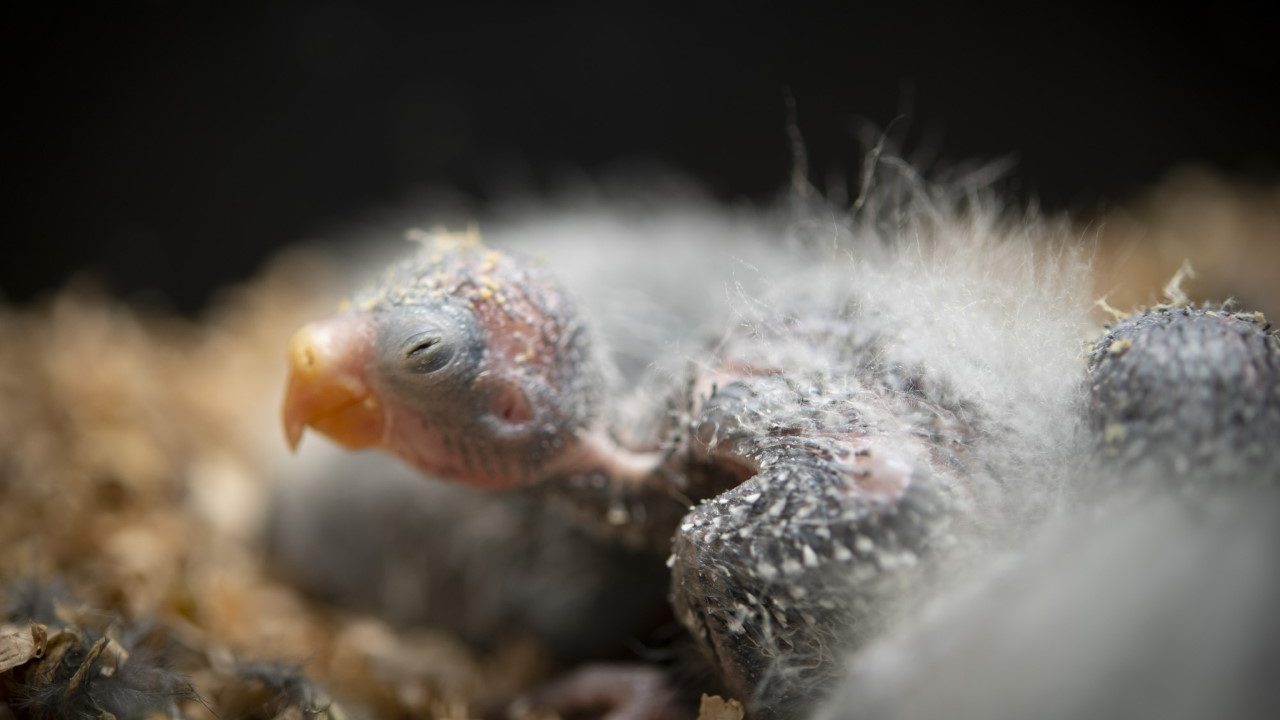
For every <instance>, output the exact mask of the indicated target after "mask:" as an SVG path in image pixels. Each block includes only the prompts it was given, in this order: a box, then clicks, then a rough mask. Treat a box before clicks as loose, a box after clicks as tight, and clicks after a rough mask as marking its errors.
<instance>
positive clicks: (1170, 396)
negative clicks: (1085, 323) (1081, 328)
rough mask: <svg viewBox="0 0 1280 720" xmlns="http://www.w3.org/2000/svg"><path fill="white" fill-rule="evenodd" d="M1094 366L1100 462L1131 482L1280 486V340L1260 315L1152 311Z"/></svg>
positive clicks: (1132, 320) (1113, 332)
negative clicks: (1208, 480)
mask: <svg viewBox="0 0 1280 720" xmlns="http://www.w3.org/2000/svg"><path fill="white" fill-rule="evenodd" d="M1088 363H1089V382H1090V402H1089V421H1090V424H1091V425H1092V428H1093V430H1094V435H1095V438H1096V443H1097V447H1098V450H1099V451H1100V452H1099V455H1100V456H1101V457H1102V458H1103V459H1104V460H1105V461H1107V462H1109V463H1112V464H1115V465H1118V466H1119V467H1121V468H1126V469H1128V470H1129V471H1130V472H1129V473H1128V475H1126V477H1136V476H1149V477H1153V478H1161V479H1164V480H1168V481H1170V482H1180V481H1181V479H1184V478H1213V480H1214V482H1230V481H1241V482H1259V483H1264V484H1272V483H1276V482H1280V460H1278V459H1277V443H1278V442H1280V339H1278V338H1277V336H1276V333H1275V332H1274V331H1273V330H1271V328H1270V325H1268V324H1267V323H1266V320H1265V318H1263V317H1262V316H1261V315H1260V314H1258V313H1239V312H1231V311H1230V309H1229V308H1225V307H1220V308H1216V309H1210V308H1209V307H1201V308H1191V307H1184V308H1162V309H1152V310H1147V311H1145V312H1142V313H1140V314H1136V315H1133V316H1131V317H1129V318H1126V319H1124V320H1123V321H1121V322H1119V323H1117V324H1116V325H1115V326H1114V327H1112V328H1110V329H1109V330H1108V331H1107V333H1106V334H1104V335H1103V336H1102V337H1101V338H1099V339H1098V340H1097V342H1095V343H1094V345H1093V347H1092V350H1091V351H1090V353H1089V356H1088ZM1108 476H1109V477H1117V475H1116V474H1115V473H1111V474H1109V475H1108Z"/></svg>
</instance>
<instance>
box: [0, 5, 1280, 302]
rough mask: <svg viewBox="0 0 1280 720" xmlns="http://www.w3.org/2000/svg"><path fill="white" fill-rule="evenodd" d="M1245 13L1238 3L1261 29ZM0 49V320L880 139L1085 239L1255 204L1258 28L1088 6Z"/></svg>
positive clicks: (317, 14) (1269, 168)
mask: <svg viewBox="0 0 1280 720" xmlns="http://www.w3.org/2000/svg"><path fill="white" fill-rule="evenodd" d="M1259 5H1261V3H1260V4H1259ZM26 12H27V13H28V16H27V17H22V18H17V17H9V18H7V19H6V22H5V23H4V28H3V31H2V32H3V51H2V52H3V56H4V57H3V72H4V74H5V76H6V78H5V81H4V85H3V93H4V101H5V102H4V118H5V128H4V133H3V159H2V160H3V167H4V173H3V182H4V187H3V197H4V218H5V222H6V225H5V233H4V253H3V256H2V258H0V298H3V299H6V300H9V301H17V302H24V301H29V300H30V299H32V298H38V297H40V296H42V295H44V294H46V293H47V292H48V291H49V290H52V289H56V288H57V287H60V286H61V285H63V284H64V283H65V282H67V280H68V279H69V278H70V277H72V276H73V275H76V274H78V273H86V272H87V273H88V274H90V275H93V276H95V277H97V278H99V279H100V280H101V281H102V282H103V283H104V284H105V285H106V286H107V287H108V288H110V289H112V290H113V291H115V292H118V293H120V294H121V295H123V296H125V297H129V298H134V299H142V300H146V301H152V302H160V303H162V304H168V305H171V306H174V307H177V308H179V309H182V310H188V311H189V310H193V309H196V308H198V307H200V306H201V304H202V303H203V302H204V301H205V300H206V299H207V298H208V296H209V294H210V292H211V291H212V289H213V288H215V287H217V286H218V285H221V284H224V283H226V282H229V281H233V280H237V279H240V278H243V277H245V276H247V275H248V274H249V273H251V272H252V271H253V269H254V268H256V267H257V266H258V265H259V263H261V262H262V260H263V259H264V258H266V257H267V256H269V255H270V254H271V253H272V252H273V251H274V250H276V249H278V248H279V247H281V246H282V245H284V244H287V243H291V242H296V241H299V240H303V239H306V238H309V237H314V236H316V235H318V234H320V233H323V232H324V231H325V230H326V228H331V227H333V226H334V225H335V224H336V223H342V222H350V221H352V220H355V219H358V218H359V217H360V216H361V215H362V214H365V213H369V212H373V211H375V210H376V209H377V208H379V207H386V206H389V205H392V204H394V203H396V202H404V201H405V200H406V199H407V198H410V197H412V196H413V195H414V194H415V193H417V192H420V191H422V190H423V189H431V188H450V189H454V190H457V191H460V192H462V193H464V194H465V195H466V196H468V197H470V198H472V200H473V201H474V202H475V203H477V204H478V205H480V206H482V205H483V203H484V202H485V201H486V200H487V199H490V198H494V197H500V196H502V195H504V194H506V193H509V192H511V191H512V190H513V189H514V190H518V191H522V192H535V193H537V192H546V191H550V190H553V189H554V188H556V187H557V186H558V185H561V184H562V183H563V182H564V181H565V178H568V177H587V178H592V177H601V176H604V175H608V174H610V173H612V172H617V171H619V169H625V168H628V167H636V166H663V167H668V168H672V169H674V170H676V171H678V172H681V173H684V174H686V175H688V176H690V177H691V178H693V179H694V180H695V181H697V182H698V183H700V184H701V185H703V186H704V187H705V188H706V189H707V190H708V191H709V192H711V193H712V194H713V195H714V196H716V197H718V198H721V199H725V200H735V201H736V200H742V199H745V200H749V201H763V200H767V199H769V198H771V197H773V196H775V195H776V193H778V192H779V191H780V190H782V189H783V188H784V187H785V184H786V179H787V176H788V172H789V170H790V167H791V165H790V158H789V144H788V139H787V132H786V115H787V114H786V103H785V102H784V97H785V96H786V94H787V93H788V92H789V93H790V94H791V95H792V96H793V97H794V98H795V100H796V104H797V107H798V122H799V128H800V130H801V132H802V133H803V136H804V138H805V142H806V144H807V147H808V154H809V156H810V166H811V170H812V175H813V177H814V178H815V179H816V180H817V181H818V182H819V183H821V182H823V181H824V180H825V179H826V178H828V177H829V176H832V175H838V174H844V175H849V174H850V173H852V172H853V171H854V169H855V168H856V167H857V163H858V160H859V158H860V156H861V154H862V152H863V149H862V147H861V146H860V144H859V142H858V140H859V137H860V131H861V130H863V129H865V128H867V127H883V126H885V125H886V124H888V123H890V122H891V121H892V120H893V119H894V118H895V117H896V116H898V115H899V114H905V116H906V117H905V120H903V121H900V123H899V125H898V126H896V127H898V128H905V131H904V135H905V136H906V137H908V138H909V141H908V142H909V144H911V145H912V146H913V147H914V148H915V149H916V150H918V151H921V152H923V150H925V149H927V148H938V149H939V150H938V151H937V152H933V153H924V155H925V156H926V157H935V158H938V159H940V160H942V161H959V160H967V159H971V158H983V159H990V158H996V157H1010V158H1013V159H1014V160H1016V162H1017V164H1016V165H1015V166H1014V170H1013V172H1012V176H1011V178H1010V181H1009V182H1010V184H1011V185H1012V187H1013V189H1014V190H1015V191H1016V192H1017V193H1018V194H1019V195H1020V196H1022V197H1023V198H1033V197H1034V198H1038V199H1039V200H1040V201H1041V203H1042V204H1043V205H1044V206H1046V207H1048V208H1050V209H1052V210H1063V209H1066V210H1072V211H1075V212H1077V213H1081V214H1085V215H1088V214H1089V213H1091V212H1093V211H1096V210H1097V209H1099V208H1100V207H1105V206H1106V205H1108V204H1113V203H1116V202H1121V201H1123V200H1124V199H1126V198H1129V197H1132V195H1133V194H1134V193H1136V192H1138V191H1139V190H1141V189H1142V188H1143V187H1145V186H1147V185H1149V184H1150V183H1152V182H1154V181H1156V180H1158V179H1159V178H1160V177H1162V176H1163V175H1164V174H1165V173H1166V172H1167V171H1168V170H1169V169H1171V168H1172V167H1175V166H1177V165H1180V164H1183V163H1187V162H1197V163H1204V164H1207V165H1208V166H1209V167H1211V168H1214V169H1217V170H1219V171H1222V172H1224V173H1227V174H1229V175H1231V176H1233V177H1243V178H1250V179H1255V180H1261V181H1274V180H1276V179H1277V178H1278V177H1280V175H1278V169H1280V142H1278V141H1277V139H1276V133H1277V129H1278V128H1280V109H1278V106H1280V102H1278V100H1280V98H1278V97H1277V96H1278V94H1280V93H1278V91H1277V87H1280V77H1277V75H1278V73H1277V68H1278V59H1280V33H1277V26H1276V24H1275V23H1274V22H1272V21H1271V20H1270V19H1269V18H1268V17H1266V15H1265V14H1264V11H1263V10H1262V9H1260V8H1259V9H1251V8H1249V7H1239V6H1231V5H1224V4H1221V3H1216V4H1211V5H1209V4H1206V7H1202V8H1195V9H1179V8H1175V7H1171V6H1168V5H1164V6H1158V9H1152V10H1144V9H1138V8H1126V7H1118V6H1116V5H1115V4H1113V3H1096V4H1095V3H1054V2H1048V3H1030V2H1028V3H1022V4H1012V5H1008V6H1004V7H992V6H989V7H987V8H985V9H976V8H972V7H964V6H963V4H962V3H937V4H923V5H921V4H914V5H904V4H901V3H889V2H886V3H879V4H866V3H853V2H847V3H840V4H831V5H812V6H810V5H803V4H796V3H779V4H777V5H772V6H770V5H754V4H750V3H745V2H743V3H734V4H717V5H715V6H705V5H699V6H696V7H695V6H694V4H693V3H682V4H679V5H673V6H663V5H661V4H658V3H636V4H626V5H618V4H613V3H608V2H588V3H582V4H578V5H560V6H556V7H554V8H552V7H536V6H535V5H534V4H532V3H526V4H521V5H516V6H510V7H509V6H505V5H483V4H478V3H463V2H454V3H448V4H434V3H420V4H404V5H398V4H397V5H393V4H379V3H370V2H357V1H355V0H314V1H304V0H299V1H296V2H260V3H250V4H244V5H228V4H224V3H204V2H149V3H136V2H120V3H95V4H83V5H73V4H67V3H57V2H50V3H44V4H37V6H36V7H35V8H32V9H28V10H27V11H26Z"/></svg>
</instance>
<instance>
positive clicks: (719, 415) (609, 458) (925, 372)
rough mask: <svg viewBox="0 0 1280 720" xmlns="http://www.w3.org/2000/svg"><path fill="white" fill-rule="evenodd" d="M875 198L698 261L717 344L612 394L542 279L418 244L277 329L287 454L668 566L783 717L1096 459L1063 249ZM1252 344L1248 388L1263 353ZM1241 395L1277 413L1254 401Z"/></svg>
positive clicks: (737, 682) (663, 364)
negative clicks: (513, 516)
mask: <svg viewBox="0 0 1280 720" xmlns="http://www.w3.org/2000/svg"><path fill="white" fill-rule="evenodd" d="M893 207H898V208H899V210H898V211H894V210H893V209H892V207H889V208H888V209H882V210H879V211H876V212H871V211H867V212H866V213H864V214H862V215H859V216H856V217H853V218H845V219H844V220H841V221H840V222H836V223H831V224H821V225H819V226H818V227H817V228H816V229H817V232H813V231H814V229H815V228H813V227H810V228H808V231H809V232H807V233H806V234H807V235H809V237H807V238H802V239H801V240H799V241H794V242H792V244H791V245H789V246H787V249H786V251H785V254H786V256H787V257H788V260H787V262H779V263H778V264H777V265H776V266H774V267H761V266H757V265H753V264H752V263H750V262H743V261H741V259H740V258H735V257H734V256H733V254H732V252H729V253H723V254H721V255H720V256H719V258H718V259H716V260H713V262H720V263H723V266H724V267H733V268H734V272H733V273H714V272H713V273H711V274H713V275H716V274H721V275H722V276H723V275H728V276H730V277H732V278H733V280H732V281H731V282H728V283H726V284H724V285H722V286H721V288H722V289H723V291H724V292H726V293H727V294H728V295H729V297H730V302H728V303H724V304H723V305H720V306H719V307H723V308H725V309H727V310H728V312H729V314H728V315H727V316H725V317H721V318H719V320H718V323H719V327H718V331H715V329H716V325H717V321H716V319H715V318H714V317H713V318H712V319H711V320H710V323H707V322H701V323H698V322H693V323H689V325H690V326H694V327H701V328H708V327H709V328H712V329H713V331H712V332H709V333H707V334H705V335H704V336H703V340H702V341H701V342H693V341H691V340H690V339H689V338H688V337H685V338H681V339H678V341H672V342H669V343H667V344H664V345H662V346H658V347H654V348H652V355H651V360H650V361H649V362H646V363H642V365H650V366H651V369H650V370H649V371H648V379H647V380H641V381H637V380H635V378H634V373H632V374H631V375H630V380H629V382H630V383H631V384H632V386H633V387H638V388H639V389H638V390H634V391H632V392H630V393H628V392H627V389H626V388H625V387H624V386H623V384H622V383H621V382H619V379H620V378H625V377H629V375H628V373H627V372H625V371H618V370H617V368H616V366H615V365H614V364H612V363H611V358H610V357H609V352H608V350H609V347H608V346H602V345H601V344H600V343H597V342H596V341H595V339H594V338H595V335H593V328H592V327H591V325H590V323H589V322H588V321H587V320H585V319H584V317H583V316H582V315H580V314H579V313H578V312H577V311H576V309H575V303H574V301H573V300H572V299H571V294H570V293H567V292H565V291H564V290H563V289H562V288H561V286H560V285H559V283H557V282H556V281H554V280H553V279H552V276H553V275H555V268H554V267H549V268H546V269H545V270H544V269H542V268H539V267H537V266H536V265H530V264H529V263H528V261H526V260H522V259H521V258H519V257H518V256H511V255H508V254H505V253H500V252H496V251H494V250H490V249H489V248H487V247H484V246H482V245H480V244H479V243H477V242H475V241H474V240H472V239H467V240H465V241H464V242H459V241H458V240H457V239H456V238H446V239H444V240H443V241H433V242H430V243H428V244H427V246H426V247H424V248H423V249H422V250H421V251H420V252H418V253H417V254H415V255H414V256H413V257H411V258H410V259H408V260H405V261H403V262H402V263H400V264H398V265H397V266H395V267H394V268H393V269H392V270H391V271H389V272H388V273H387V274H386V275H385V276H384V277H383V279H382V280H380V281H379V282H377V283H376V284H375V285H374V286H373V288H372V289H370V290H367V291H365V292H364V293H361V294H358V295H357V296H356V297H355V299H354V303H353V306H352V309H350V310H348V311H345V312H344V313H342V314H341V315H339V316H337V317H336V318H334V319H333V320H328V321H325V322H324V323H323V324H320V325H316V326H312V327H310V328H308V329H307V330H305V331H304V332H303V333H302V334H300V336H299V338H295V341H294V348H293V351H292V352H293V356H294V363H295V374H294V379H293V380H292V383H293V385H292V386H291V389H290V397H289V399H288V400H287V402H286V424H287V426H288V428H289V434H290V437H291V440H293V441H294V442H296V441H297V439H298V438H299V437H300V434H301V431H302V429H303V427H305V426H308V425H310V426H312V427H316V428H317V429H320V430H321V431H322V432H325V433H326V434H330V435H333V436H335V437H336V438H337V439H338V440H339V441H340V442H343V443H344V444H347V445H350V446H356V447H380V448H384V449H386V450H388V451H390V452H391V453H392V454H395V455H398V456H399V457H400V458H402V459H403V460H405V461H407V462H408V463H409V464H411V465H414V466H416V467H418V468H420V469H422V470H425V471H426V472H428V473H429V474H435V475H441V476H443V477H445V478H449V479H454V480H459V481H462V482H465V483H468V484H473V485H480V486H485V487H490V488H495V487H502V488H508V489H510V491H511V492H513V493H514V494H515V496H516V497H518V500H493V501H492V502H494V503H496V504H504V503H505V504H507V506H509V507H515V506H516V505H515V504H514V503H517V502H518V503H533V505H531V506H528V505H526V506H523V507H525V508H526V509H524V510H521V511H519V512H521V513H529V512H534V513H543V512H545V511H548V509H549V510H550V511H552V512H557V513H564V514H562V515H559V516H556V515H549V516H545V517H563V518H575V519H576V520H577V522H578V523H579V524H580V525H581V526H582V527H583V528H584V529H585V530H586V531H587V533H588V536H584V537H582V538H580V539H579V541H581V542H583V543H586V544H588V545H589V544H591V543H592V542H593V541H592V540H590V539H588V538H589V537H596V538H600V539H602V540H603V541H615V540H616V541H620V542H621V544H622V545H623V546H626V547H630V548H633V549H635V551H637V552H639V553H641V556H643V554H645V553H647V554H648V555H650V556H651V557H654V558H667V562H668V565H669V567H670V568H671V575H670V577H671V581H670V592H671V596H672V600H673V605H674V609H675V612H676V616H677V618H678V619H679V620H680V621H681V623H682V624H683V625H684V627H685V628H686V629H687V630H689V631H690V633H691V634H692V635H693V637H694V638H695V640H696V641H697V642H698V644H699V645H700V646H701V647H702V649H703V650H704V651H705V654H706V655H707V657H708V658H709V659H710V660H711V664H712V666H713V668H714V669H715V670H716V672H717V674H718V675H719V677H720V679H721V680H722V681H723V683H724V684H725V686H726V687H727V688H728V689H729V690H730V691H731V692H732V693H733V694H734V695H736V696H738V697H740V698H742V699H744V700H746V701H747V703H748V707H749V709H750V711H751V712H752V713H753V714H754V715H757V716H761V717H764V716H772V717H796V716H798V715H800V714H802V713H804V712H806V711H807V709H808V708H811V707H813V706H814V704H815V703H817V702H818V701H819V700H821V698H822V697H823V696H824V694H825V692H826V691H827V689H828V688H830V687H831V686H832V684H833V683H834V682H836V681H837V679H838V678H839V676H840V675H841V672H842V671H841V669H840V668H841V666H842V663H841V660H842V659H843V658H844V657H845V655H846V654H847V653H848V652H850V651H852V650H854V649H856V648H858V647H860V646H862V645H864V644H865V643H866V642H868V641H869V640H871V639H873V638H875V637H878V636H882V635H884V634H885V632H886V628H889V627H891V626H892V625H893V624H894V622H895V617H896V615H898V614H900V613H901V612H903V610H902V608H906V607H912V606H914V604H915V601H916V599H917V598H918V596H919V595H920V593H921V589H922V588H925V587H929V586H930V585H931V583H932V580H931V578H932V576H934V575H938V574H939V573H940V571H939V568H943V567H947V566H948V565H955V564H956V563H958V562H959V561H958V560H957V558H970V559H971V558H972V557H973V556H975V555H980V554H981V552H982V548H984V547H987V546H988V544H990V543H992V542H995V538H1001V537H1004V538H1007V537H1010V536H1014V535H1017V534H1018V533H1019V532H1021V531H1023V530H1025V528H1026V527H1028V526H1034V525H1035V524H1037V522H1038V520H1039V518H1041V517H1043V515H1044V514H1045V513H1046V512H1048V510H1049V509H1050V508H1053V507H1055V506H1057V505H1058V504H1059V499H1060V497H1061V496H1062V495H1064V494H1070V490H1071V488H1070V482H1069V481H1070V479H1071V478H1072V477H1074V476H1075V475H1077V474H1078V473H1077V472H1076V471H1077V469H1078V468H1077V467H1076V463H1074V462H1073V458H1080V457H1087V456H1091V455H1093V454H1095V453H1094V451H1093V450H1092V449H1091V448H1093V447H1095V443H1094V441H1093V439H1092V435H1091V434H1090V432H1089V430H1088V429H1087V423H1086V420H1085V418H1086V408H1085V405H1086V398H1087V392H1086V374H1085V372H1084V370H1083V369H1082V366H1081V364H1080V363H1079V360H1078V358H1079V355H1080V347H1081V342H1082V341H1083V340H1084V339H1086V338H1087V337H1088V336H1089V330H1088V320H1087V312H1088V307H1089V303H1088V302H1087V300H1088V298H1087V287H1086V285H1085V282H1084V281H1085V278H1086V272H1085V268H1084V265H1083V263H1082V262H1081V261H1080V259H1079V257H1078V255H1077V254H1075V253H1074V252H1073V251H1071V249H1070V248H1069V246H1067V245H1066V244H1064V243H1062V242H1061V241H1060V239H1058V238H1055V237H1054V232H1053V229H1052V227H1050V226H1046V225H1043V224H1041V223H1039V222H1038V221H1035V220H1028V219H1026V218H1020V219H1017V220H1010V219H1008V218H1007V217H1006V216H1004V215H1002V214H1001V213H1000V212H999V211H997V210H995V209H993V208H990V207H987V206H985V205H984V204H983V203H982V202H981V201H980V200H977V199H975V198H972V197H970V198H968V199H967V201H966V202H964V203H962V204H961V205H956V204H954V203H953V202H951V201H948V200H945V199H940V198H939V197H934V196H929V197H923V198H922V197H915V198H913V199H909V200H908V201H907V203H906V205H903V206H893ZM755 247H758V246H756V245H752V244H750V243H744V249H745V250H746V251H747V252H750V251H751V249H752V248H755ZM778 247H779V246H774V249H773V250H772V252H773V253H774V255H775V256H776V257H782V256H783V254H784V253H783V252H779V250H778V249H777V248H778ZM766 255H767V253H766ZM738 273H742V274H747V275H750V276H751V277H750V278H748V279H747V280H746V281H745V282H744V281H743V280H742V279H741V278H738V277H737V274H738ZM569 284H570V285H572V282H570V283H569ZM614 290H615V291H617V290H618V289H617V288H614ZM627 290H629V291H634V288H627ZM599 310H600V308H599V307H597V308H596V309H595V311H592V312H589V313H588V315H593V316H595V318H596V319H597V320H598V319H599V316H600V312H599ZM707 314H711V315H714V314H712V313H707ZM1249 332H1253V333H1255V334H1258V335H1259V336H1265V334H1266V330H1265V329H1263V328H1262V327H1261V325H1259V326H1258V327H1256V328H1254V329H1253V330H1251V331H1249ZM603 334H604V336H605V337H610V333H608V332H605V333H603ZM621 334H622V335H625V333H621ZM617 336H618V333H616V332H615V333H614V335H613V337H617ZM1208 341H1209V342H1212V341H1213V338H1212V337H1210V338H1209V340H1208ZM1133 342H1135V343H1137V342H1139V340H1138V339H1134V340H1133ZM1251 342H1252V341H1251ZM1259 342H1260V343H1261V344H1260V345H1259V347H1260V348H1262V349H1263V350H1262V352H1263V354H1262V356H1261V357H1262V358H1263V359H1262V360H1261V361H1260V363H1261V364H1260V365H1259V368H1261V370H1260V371H1259V372H1261V373H1262V375H1261V376H1260V379H1257V378H1255V379H1256V381H1257V383H1258V384H1259V385H1260V386H1261V387H1270V386H1268V385H1267V383H1268V382H1273V381H1274V379H1275V377H1276V376H1280V371H1277V369H1276V368H1277V362H1276V357H1277V356H1280V350H1277V349H1276V348H1275V342H1274V338H1272V339H1271V340H1265V339H1264V340H1261V341H1259ZM1268 342H1270V343H1271V344H1270V345H1268V344H1267V343H1268ZM673 348H678V349H679V350H678V357H676V358H674V361H673V358H671V357H662V356H663V355H664V354H668V355H669V354H670V351H671V350H672V349H673ZM615 349H616V346H615ZM626 349H628V350H632V351H634V348H626ZM1223 352H1226V353H1228V354H1230V353H1231V352H1233V351H1232V350H1230V349H1227V350H1224V351H1223ZM623 354H624V355H625V353H623ZM633 354H634V352H633ZM1208 355H1209V356H1212V357H1214V358H1216V359H1218V360H1221V359H1222V356H1221V355H1220V354H1217V353H1216V351H1214V352H1210V353H1208ZM1193 361H1194V358H1193ZM632 364H633V365H634V363H632ZM1267 373H1270V374H1271V375H1267ZM1191 377H1192V379H1193V380H1194V379H1195V378H1197V377H1200V376H1199V375H1198V374H1196V373H1194V372H1193V373H1191ZM1251 377H1253V376H1251ZM1108 402H1110V401H1109V400H1108V399H1107V398H1105V397H1104V398H1102V399H1101V400H1097V401H1096V402H1095V406H1097V405H1098V403H1101V406H1102V407H1103V408H1104V409H1103V410H1101V411H1098V410H1095V412H1103V413H1105V412H1106V410H1105V408H1106V407H1107V403H1108ZM1260 403H1261V405H1260V406H1261V407H1263V408H1264V409H1265V412H1264V413H1262V415H1261V417H1263V419H1264V420H1265V422H1268V423H1272V424H1275V420H1274V419H1275V410H1274V409H1275V407H1277V406H1280V399H1278V398H1276V397H1275V396H1274V393H1273V394H1272V395H1266V396H1264V399H1263V400H1261V401H1260ZM1126 412H1127V410H1126ZM1268 413H1270V414H1268ZM1104 424H1105V423H1104ZM1269 427H1270V426H1268V428H1269ZM1268 431H1269V430H1262V431H1260V432H1268ZM1104 432H1105V431H1104ZM1266 472H1270V470H1267V471H1266ZM467 502H471V501H467ZM530 507H536V508H538V509H537V510H529V509H528V508H530ZM565 511H567V512H565ZM523 516H524V517H529V515H527V514H526V515H523ZM551 522H553V523H554V522H555V521H554V520H552V521H551ZM541 537H543V536H542V535H537V536H535V537H534V538H532V541H533V542H537V541H539V540H540V539H541ZM575 542H576V541H575ZM495 547H496V546H495ZM975 551H976V552H975ZM668 556H669V557H668ZM641 562H642V564H643V561H641ZM966 562H967V560H966ZM943 574H945V573H943ZM646 577H647V576H646Z"/></svg>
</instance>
